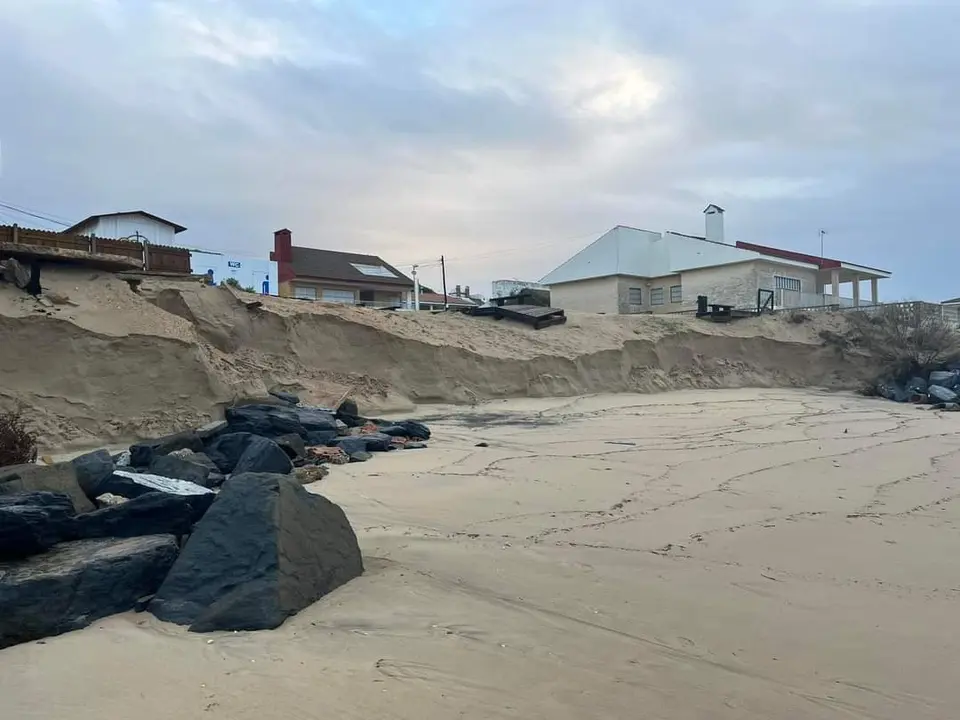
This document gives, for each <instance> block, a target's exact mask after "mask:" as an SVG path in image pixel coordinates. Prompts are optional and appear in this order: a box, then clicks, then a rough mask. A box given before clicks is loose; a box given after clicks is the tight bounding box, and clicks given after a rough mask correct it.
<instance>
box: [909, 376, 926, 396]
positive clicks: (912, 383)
mask: <svg viewBox="0 0 960 720" xmlns="http://www.w3.org/2000/svg"><path fill="white" fill-rule="evenodd" d="M905 389H906V390H907V392H912V393H919V394H923V393H926V392H927V381H926V380H924V379H923V378H922V377H914V378H910V379H909V380H908V381H907V385H906V388H905Z"/></svg>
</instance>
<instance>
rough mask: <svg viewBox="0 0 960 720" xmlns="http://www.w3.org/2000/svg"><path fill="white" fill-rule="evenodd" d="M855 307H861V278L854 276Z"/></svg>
mask: <svg viewBox="0 0 960 720" xmlns="http://www.w3.org/2000/svg"><path fill="white" fill-rule="evenodd" d="M853 306H854V307H860V276H859V275H854V276H853Z"/></svg>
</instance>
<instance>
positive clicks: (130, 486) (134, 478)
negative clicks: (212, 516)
mask: <svg viewBox="0 0 960 720" xmlns="http://www.w3.org/2000/svg"><path fill="white" fill-rule="evenodd" d="M104 492H107V493H111V494H113V495H119V496H120V497H125V498H127V499H128V500H132V499H133V498H138V497H140V496H141V495H146V494H147V493H153V492H162V493H167V494H169V495H182V496H184V497H185V498H186V499H187V501H188V502H189V503H190V506H191V507H192V508H193V512H194V516H195V517H200V516H202V515H203V514H204V513H205V512H206V511H207V508H209V507H210V505H211V504H212V503H213V501H214V500H215V499H216V497H217V495H216V493H214V492H213V490H210V489H209V488H205V487H202V486H200V485H197V484H196V483H191V482H186V481H185V480H177V479H176V478H166V477H161V476H159V475H150V474H148V473H136V472H129V471H126V470H117V471H115V472H114V473H113V475H111V476H110V478H109V479H108V480H107V481H106V482H105V483H104ZM124 504H126V503H124Z"/></svg>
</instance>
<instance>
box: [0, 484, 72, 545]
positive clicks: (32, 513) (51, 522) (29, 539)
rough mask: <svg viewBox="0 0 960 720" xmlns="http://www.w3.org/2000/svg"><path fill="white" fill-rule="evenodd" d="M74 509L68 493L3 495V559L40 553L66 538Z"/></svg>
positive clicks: (0, 507)
mask: <svg viewBox="0 0 960 720" xmlns="http://www.w3.org/2000/svg"><path fill="white" fill-rule="evenodd" d="M74 512H75V511H74V508H73V501H72V500H71V499H70V496H69V495H65V494H64V493H55V492H44V491H37V492H25V493H18V494H16V495H0V560H15V559H19V558H25V557H29V556H31V555H36V554H37V553H41V552H43V551H45V550H48V549H50V548H52V547H53V546H54V545H56V544H57V543H58V542H60V541H62V540H64V539H66V538H67V537H68V536H69V532H70V523H71V520H72V518H73V515H74Z"/></svg>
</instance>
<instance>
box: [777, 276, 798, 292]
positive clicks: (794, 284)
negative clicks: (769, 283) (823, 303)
mask: <svg viewBox="0 0 960 720" xmlns="http://www.w3.org/2000/svg"><path fill="white" fill-rule="evenodd" d="M773 284H774V287H775V288H776V289H777V290H791V291H792V292H800V290H801V287H800V278H792V277H784V276H783V275H774V276H773Z"/></svg>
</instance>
